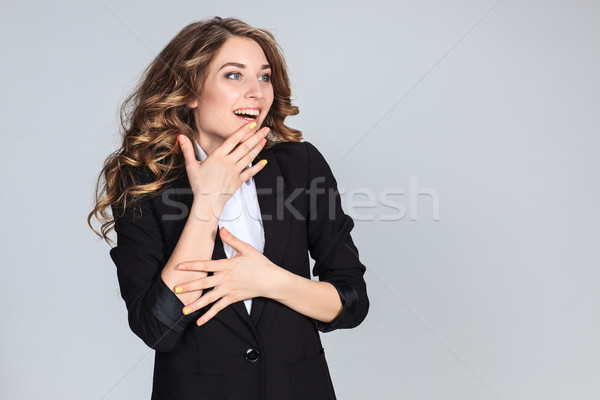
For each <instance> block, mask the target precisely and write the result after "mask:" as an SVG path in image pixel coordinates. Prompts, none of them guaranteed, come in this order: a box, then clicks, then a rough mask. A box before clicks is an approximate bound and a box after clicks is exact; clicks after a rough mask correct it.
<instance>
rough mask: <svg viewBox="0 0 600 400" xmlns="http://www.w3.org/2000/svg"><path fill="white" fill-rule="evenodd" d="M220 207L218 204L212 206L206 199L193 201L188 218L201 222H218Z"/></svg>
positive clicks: (221, 209)
mask: <svg viewBox="0 0 600 400" xmlns="http://www.w3.org/2000/svg"><path fill="white" fill-rule="evenodd" d="M223 208H224V207H222V206H220V205H218V204H212V202H211V201H209V200H208V199H202V200H200V199H199V200H198V201H196V200H194V202H193V203H192V208H191V210H190V217H192V218H194V219H196V220H198V221H201V222H216V223H218V222H219V218H220V217H221V213H222V212H223Z"/></svg>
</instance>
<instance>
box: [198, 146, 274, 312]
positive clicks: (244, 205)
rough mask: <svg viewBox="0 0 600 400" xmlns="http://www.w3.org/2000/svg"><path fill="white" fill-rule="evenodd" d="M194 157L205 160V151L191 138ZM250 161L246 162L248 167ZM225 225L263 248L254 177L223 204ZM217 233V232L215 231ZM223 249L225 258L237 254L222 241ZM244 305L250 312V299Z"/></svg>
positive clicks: (221, 219) (223, 224) (263, 238)
mask: <svg viewBox="0 0 600 400" xmlns="http://www.w3.org/2000/svg"><path fill="white" fill-rule="evenodd" d="M193 142H194V149H195V153H196V158H197V159H198V160H199V161H204V160H206V157H208V156H207V155H206V152H205V151H204V150H203V149H202V147H200V145H199V144H198V142H196V141H195V140H193ZM251 166H252V163H250V164H248V168H249V167H251ZM221 226H225V229H227V230H228V231H229V232H231V233H232V234H233V235H234V236H235V237H237V238H238V239H240V240H242V241H244V242H246V243H249V244H250V245H252V247H254V248H255V249H256V250H258V251H259V252H261V253H262V252H263V251H264V249H265V231H264V228H263V223H262V218H261V214H260V207H259V204H258V197H257V193H256V185H255V184H254V178H252V177H251V178H250V179H248V180H247V181H246V182H244V183H242V186H240V188H239V189H238V190H237V191H236V192H235V193H234V194H233V196H232V197H231V198H230V199H229V200H228V201H227V203H226V204H225V208H223V212H222V213H221V216H220V218H219V228H220V227H221ZM217 234H218V233H217ZM223 250H225V255H226V256H227V258H232V257H234V256H235V255H236V254H237V251H236V250H235V249H234V248H233V247H231V246H229V245H228V244H227V243H223ZM244 305H245V306H246V309H247V310H248V314H250V309H251V307H252V299H248V300H244Z"/></svg>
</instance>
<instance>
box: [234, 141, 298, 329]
mask: <svg viewBox="0 0 600 400" xmlns="http://www.w3.org/2000/svg"><path fill="white" fill-rule="evenodd" d="M263 159H266V160H267V165H265V166H264V167H263V169H262V170H261V171H259V172H258V173H257V174H256V175H254V184H255V186H256V193H257V197H258V204H259V206H260V210H261V218H262V221H263V229H264V231H265V248H264V251H263V254H264V255H265V257H267V258H268V259H269V260H270V261H271V262H273V263H274V264H276V265H279V263H280V262H281V259H282V258H283V254H284V253H285V249H286V247H287V243H288V239H289V237H290V228H291V214H290V213H289V212H285V210H284V204H285V203H284V190H285V188H286V185H285V182H284V180H283V175H282V174H281V169H280V168H279V164H278V163H277V159H276V158H275V155H274V154H273V152H272V151H271V150H269V149H263V150H262V151H261V152H260V153H259V154H258V156H257V157H256V158H255V159H254V161H253V162H252V165H254V164H256V163H257V162H260V161H261V160H263ZM265 301H266V299H265V298H264V297H256V298H254V299H252V308H251V310H250V317H251V319H252V322H254V324H256V323H257V322H258V320H259V318H260V316H261V314H262V311H263V308H264V306H265ZM244 311H246V310H245V309H244ZM246 314H247V312H246Z"/></svg>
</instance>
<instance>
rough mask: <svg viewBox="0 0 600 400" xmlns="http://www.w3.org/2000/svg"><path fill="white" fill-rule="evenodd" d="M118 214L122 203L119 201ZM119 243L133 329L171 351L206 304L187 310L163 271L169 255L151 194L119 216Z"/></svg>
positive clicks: (116, 256)
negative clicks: (168, 283)
mask: <svg viewBox="0 0 600 400" xmlns="http://www.w3.org/2000/svg"><path fill="white" fill-rule="evenodd" d="M112 209H113V215H114V216H120V215H121V211H122V209H121V208H119V207H118V206H113V208H112ZM115 231H116V233H117V246H116V247H114V248H112V249H111V251H110V256H111V258H112V260H113V262H114V263H115V265H116V267H117V277H118V281H119V287H120V290H121V297H122V298H123V300H125V304H126V306H127V312H128V321H129V326H130V328H131V330H132V331H133V332H134V333H135V334H136V335H137V336H139V337H140V338H141V339H142V340H143V341H144V343H146V344H147V345H148V346H149V347H151V348H153V349H155V350H157V351H170V350H171V349H172V348H173V347H174V346H175V344H176V342H177V340H178V339H179V337H180V336H181V334H182V333H183V331H184V330H185V328H186V327H187V325H188V324H189V322H190V321H192V320H193V319H195V318H198V314H199V311H200V310H197V311H196V312H194V313H191V314H189V315H183V313H182V309H183V307H184V304H183V303H182V302H181V300H179V298H178V297H177V296H176V295H175V293H173V291H172V290H171V289H169V288H168V287H167V285H166V284H165V282H164V281H163V280H162V279H161V277H160V273H161V271H162V269H163V267H164V266H165V264H166V262H167V260H168V257H169V255H168V254H167V251H166V246H165V243H164V240H163V237H162V233H161V230H160V227H159V224H158V218H157V215H156V213H155V209H154V207H153V202H152V199H151V198H144V199H141V200H139V201H138V202H136V204H135V205H133V206H132V205H130V206H128V207H126V208H125V212H124V214H123V216H120V217H119V218H117V219H116V220H115Z"/></svg>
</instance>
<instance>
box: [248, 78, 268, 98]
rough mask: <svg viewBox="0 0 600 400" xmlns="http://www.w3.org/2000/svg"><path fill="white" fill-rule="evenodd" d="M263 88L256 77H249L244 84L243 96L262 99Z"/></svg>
mask: <svg viewBox="0 0 600 400" xmlns="http://www.w3.org/2000/svg"><path fill="white" fill-rule="evenodd" d="M263 90H264V89H263V88H262V86H261V84H260V82H259V81H258V80H256V79H249V80H248V81H247V84H246V94H245V97H246V98H248V99H262V98H263V97H264V92H263Z"/></svg>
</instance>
